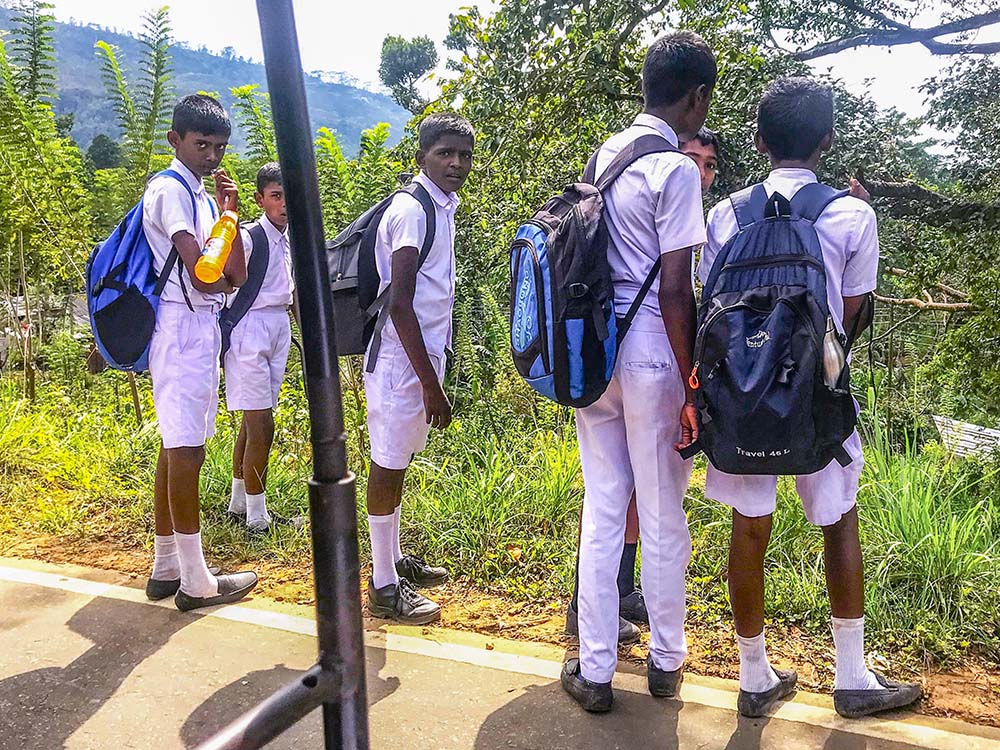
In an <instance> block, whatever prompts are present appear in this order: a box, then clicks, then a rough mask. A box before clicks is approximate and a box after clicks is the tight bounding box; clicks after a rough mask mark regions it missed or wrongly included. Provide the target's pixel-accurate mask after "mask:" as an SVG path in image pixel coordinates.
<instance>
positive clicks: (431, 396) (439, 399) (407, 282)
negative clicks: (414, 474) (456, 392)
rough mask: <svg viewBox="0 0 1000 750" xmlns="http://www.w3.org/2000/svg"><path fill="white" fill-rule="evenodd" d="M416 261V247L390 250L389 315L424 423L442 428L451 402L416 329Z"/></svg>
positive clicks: (420, 334) (421, 336)
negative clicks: (415, 382) (416, 381)
mask: <svg viewBox="0 0 1000 750" xmlns="http://www.w3.org/2000/svg"><path fill="white" fill-rule="evenodd" d="M419 262H420V251H419V250H418V249H417V248H415V247H403V248H400V249H399V250H396V251H395V252H394V253H393V254H392V275H391V277H390V278H391V279H392V284H390V286H389V315H390V316H391V317H392V323H393V325H394V326H395V327H396V333H397V334H399V341H400V343H402V345H403V349H404V350H405V351H406V356H407V357H409V358H410V364H411V365H413V370H414V372H416V373H417V377H418V378H420V384H421V386H423V390H424V411H425V412H426V414H427V423H428V424H429V425H431V426H432V427H437V428H439V429H444V428H445V427H447V426H448V425H449V424H450V423H451V404H450V403H449V402H448V397H447V396H446V395H445V393H444V389H443V388H442V387H441V383H440V381H439V380H438V376H437V372H436V371H435V369H434V365H433V363H432V362H431V358H430V357H429V356H427V346H426V344H424V337H423V334H422V333H421V332H420V323H419V322H418V321H417V314H416V312H415V311H414V310H413V295H414V292H415V291H416V287H417V266H418V265H419Z"/></svg>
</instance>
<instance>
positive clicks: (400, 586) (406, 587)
mask: <svg viewBox="0 0 1000 750" xmlns="http://www.w3.org/2000/svg"><path fill="white" fill-rule="evenodd" d="M368 611H369V612H371V613H372V614H373V615H375V617H385V618H388V619H390V620H395V621H396V622H401V623H403V624H404V625H426V624H428V623H431V622H435V621H436V620H440V619H441V607H440V605H438V604H435V603H434V602H432V601H431V600H430V599H428V598H427V597H426V596H424V595H423V594H420V593H418V592H417V590H416V589H414V588H413V584H411V583H410V582H409V581H408V580H406V579H405V578H400V579H399V583H396V584H389V585H388V586H383V587H382V588H380V589H376V588H375V581H374V580H372V579H371V578H369V579H368Z"/></svg>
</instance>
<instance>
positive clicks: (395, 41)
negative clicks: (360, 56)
mask: <svg viewBox="0 0 1000 750" xmlns="http://www.w3.org/2000/svg"><path fill="white" fill-rule="evenodd" d="M437 64H438V53H437V49H436V48H435V47H434V42H432V41H431V40H430V39H429V38H428V37H426V36H418V37H416V38H414V39H411V40H409V41H407V40H406V39H404V38H403V37H401V36H392V35H390V36H387V37H386V38H385V39H384V40H383V41H382V61H381V63H380V64H379V68H378V74H379V78H381V80H382V83H383V84H385V85H386V86H387V87H388V88H389V90H390V91H391V92H392V98H393V99H395V100H396V103H397V104H399V106H400V107H403V108H404V109H408V110H410V112H412V113H413V114H415V115H419V114H420V113H421V112H423V111H424V108H425V107H426V106H427V102H426V101H425V100H424V99H423V98H422V97H421V96H420V93H419V92H418V91H417V84H418V83H419V82H420V80H421V79H422V78H424V76H426V75H427V74H428V73H430V72H431V71H432V70H434V68H435V66H436V65H437Z"/></svg>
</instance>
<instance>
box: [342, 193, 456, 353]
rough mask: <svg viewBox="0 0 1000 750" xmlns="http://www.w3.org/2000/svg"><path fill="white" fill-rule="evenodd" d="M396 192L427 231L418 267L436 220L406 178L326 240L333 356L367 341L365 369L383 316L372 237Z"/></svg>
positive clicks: (385, 301) (425, 196)
mask: <svg viewBox="0 0 1000 750" xmlns="http://www.w3.org/2000/svg"><path fill="white" fill-rule="evenodd" d="M400 193H402V194H405V195H409V196H411V197H412V198H414V199H415V200H416V201H417V202H418V203H420V205H421V206H422V207H423V209H424V213H425V215H426V216H427V233H426V235H425V236H424V243H423V245H422V246H421V248H420V259H419V261H418V263H417V270H418V271H419V270H420V267H421V266H423V264H424V261H425V260H427V255H428V253H430V251H431V246H432V245H433V244H434V234H435V231H436V221H437V214H436V213H435V210H434V199H433V198H431V196H430V193H428V192H427V188H425V187H424V186H423V185H421V184H420V183H419V182H411V183H410V184H409V185H407V186H406V187H404V188H401V189H399V190H397V191H396V192H394V193H393V194H392V195H390V196H389V197H388V198H386V199H385V200H383V201H381V202H379V203H377V204H376V205H374V206H372V207H371V208H369V209H368V210H367V211H365V212H364V213H363V214H361V216H359V217H358V218H357V219H355V220H354V221H353V222H351V225H350V226H348V227H347V229H345V230H344V231H343V232H341V233H340V234H338V235H337V236H336V237H334V238H333V239H332V240H330V241H329V242H327V243H326V260H327V267H328V268H329V271H330V291H331V293H332V294H333V315H334V321H335V325H334V329H335V331H336V339H337V354H338V355H340V356H346V355H351V354H364V353H365V351H366V350H367V349H368V342H369V341H370V342H371V350H370V351H369V354H368V361H367V363H366V366H365V368H366V370H367V371H368V372H374V370H375V362H376V360H377V359H378V352H379V349H380V348H381V345H382V329H383V328H384V327H385V324H386V322H387V321H388V319H389V287H388V286H387V287H386V288H385V289H384V290H383V291H382V293H381V294H379V286H380V284H381V279H380V278H379V275H378V268H377V267H376V265H375V240H376V238H377V235H378V227H379V224H380V223H381V222H382V216H383V214H385V212H386V209H388V208H389V204H390V203H391V202H392V200H393V198H395V197H396V196H397V195H399V194H400Z"/></svg>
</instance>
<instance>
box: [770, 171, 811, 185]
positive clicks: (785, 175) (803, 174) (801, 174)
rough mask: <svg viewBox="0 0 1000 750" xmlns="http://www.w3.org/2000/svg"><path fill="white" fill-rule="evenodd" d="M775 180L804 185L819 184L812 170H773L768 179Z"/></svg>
mask: <svg viewBox="0 0 1000 750" xmlns="http://www.w3.org/2000/svg"><path fill="white" fill-rule="evenodd" d="M775 178H777V179H779V180H794V181H795V182H802V183H810V182H818V180H817V179H816V173H815V172H813V171H812V170H811V169H798V168H791V167H783V168H781V169H772V170H771V174H770V175H769V176H768V179H775Z"/></svg>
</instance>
